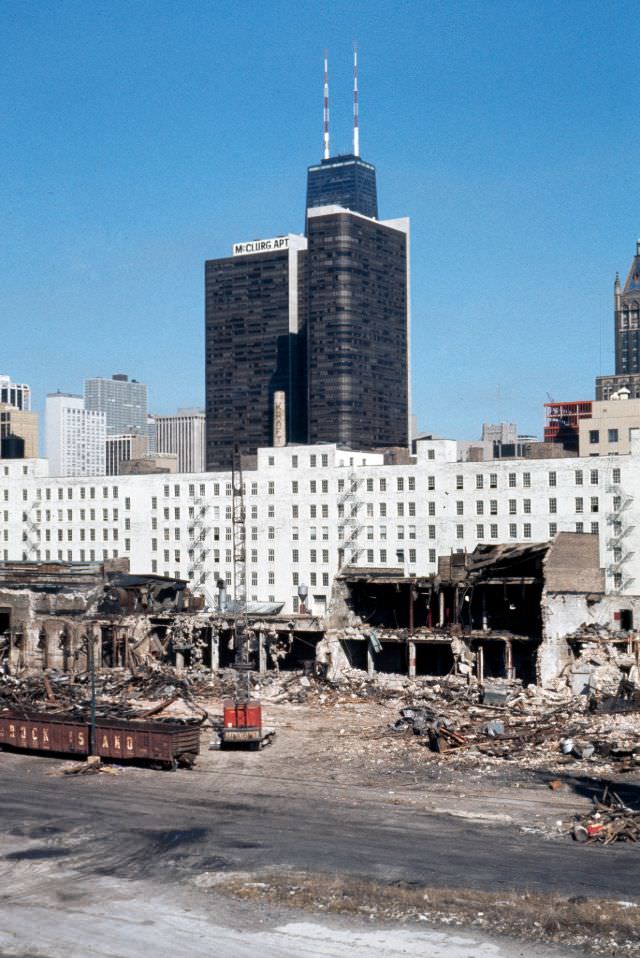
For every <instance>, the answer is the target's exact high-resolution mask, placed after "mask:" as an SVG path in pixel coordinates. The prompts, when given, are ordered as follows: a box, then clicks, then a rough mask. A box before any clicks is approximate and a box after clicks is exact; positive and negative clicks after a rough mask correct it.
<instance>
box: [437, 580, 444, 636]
mask: <svg viewBox="0 0 640 958" xmlns="http://www.w3.org/2000/svg"><path fill="white" fill-rule="evenodd" d="M438 599H439V608H438V625H439V626H440V628H442V626H443V625H444V591H443V590H442V589H440V592H439V593H438Z"/></svg>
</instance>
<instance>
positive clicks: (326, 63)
mask: <svg viewBox="0 0 640 958" xmlns="http://www.w3.org/2000/svg"><path fill="white" fill-rule="evenodd" d="M323 118H324V127H323V134H322V139H323V143H324V158H325V160H328V159H329V54H328V51H327V50H325V51H324V117H323Z"/></svg>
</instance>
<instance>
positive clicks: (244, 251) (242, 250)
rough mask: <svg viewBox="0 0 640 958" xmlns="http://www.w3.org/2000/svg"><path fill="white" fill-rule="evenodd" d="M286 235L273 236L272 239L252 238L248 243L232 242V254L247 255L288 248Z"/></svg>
mask: <svg viewBox="0 0 640 958" xmlns="http://www.w3.org/2000/svg"><path fill="white" fill-rule="evenodd" d="M288 248H289V237H288V236H275V237H274V238H273V239H264V240H252V241H251V242H250V243H234V244H233V255H234V256H248V255H249V254H250V253H270V252H271V251H272V250H279V249H288Z"/></svg>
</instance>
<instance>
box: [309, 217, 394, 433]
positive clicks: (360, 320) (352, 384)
mask: <svg viewBox="0 0 640 958" xmlns="http://www.w3.org/2000/svg"><path fill="white" fill-rule="evenodd" d="M408 230H409V223H408V220H394V221H391V222H379V221H377V220H373V219H369V218H368V217H365V216H360V215H357V214H354V213H350V212H347V211H345V210H342V209H340V208H339V207H333V208H331V207H329V208H325V209H323V210H317V211H314V210H310V211H309V218H308V227H307V233H308V236H307V238H308V243H309V245H308V251H307V275H308V280H307V292H308V296H307V300H308V314H307V355H308V362H307V376H308V382H307V390H308V396H309V413H308V415H309V433H308V440H309V442H312V443H315V442H338V443H340V444H341V445H345V446H348V447H351V448H371V447H376V446H406V445H407V443H408V438H409V436H408V425H409V381H408V365H409V363H408V328H409V327H408V317H409V302H408V275H407V272H408V241H409V235H408Z"/></svg>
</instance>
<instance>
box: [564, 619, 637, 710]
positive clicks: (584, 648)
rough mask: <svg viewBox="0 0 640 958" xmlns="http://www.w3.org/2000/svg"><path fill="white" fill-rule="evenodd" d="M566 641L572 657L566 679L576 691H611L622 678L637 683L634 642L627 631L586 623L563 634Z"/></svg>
mask: <svg viewBox="0 0 640 958" xmlns="http://www.w3.org/2000/svg"><path fill="white" fill-rule="evenodd" d="M567 642H568V643H569V645H570V647H571V648H572V649H573V653H574V661H573V663H572V665H571V667H570V669H569V671H568V674H567V676H566V679H567V681H568V683H569V686H570V687H571V690H572V691H573V692H574V693H575V694H576V695H579V694H583V693H585V692H606V691H613V690H614V689H616V688H617V687H618V686H619V684H620V682H622V681H629V682H632V683H633V684H635V685H640V667H639V659H638V653H639V649H638V643H637V640H635V638H633V637H632V636H631V635H630V633H628V632H619V631H615V630H612V629H611V628H609V627H608V626H606V625H596V624H594V623H589V624H586V625H581V626H580V628H579V629H578V630H577V631H576V632H574V633H573V634H572V635H570V636H567Z"/></svg>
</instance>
